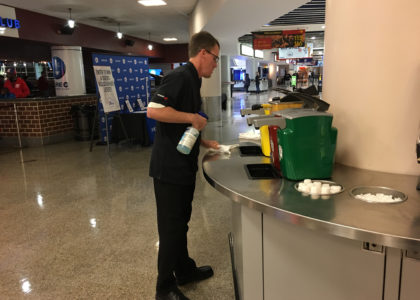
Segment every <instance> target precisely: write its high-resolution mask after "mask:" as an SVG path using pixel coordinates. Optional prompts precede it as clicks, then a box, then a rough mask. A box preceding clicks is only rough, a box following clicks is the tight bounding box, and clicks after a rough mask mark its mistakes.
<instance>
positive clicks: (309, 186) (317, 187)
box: [298, 179, 341, 195]
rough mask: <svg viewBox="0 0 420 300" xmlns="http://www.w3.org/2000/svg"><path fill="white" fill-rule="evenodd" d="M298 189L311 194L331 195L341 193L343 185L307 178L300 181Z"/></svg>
mask: <svg viewBox="0 0 420 300" xmlns="http://www.w3.org/2000/svg"><path fill="white" fill-rule="evenodd" d="M298 190H299V191H300V192H302V193H307V194H311V195H329V194H336V193H339V192H340V191H341V186H339V185H330V184H328V183H322V182H321V181H312V180H311V179H305V180H304V181H303V182H299V184H298Z"/></svg>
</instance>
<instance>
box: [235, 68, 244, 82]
mask: <svg viewBox="0 0 420 300" xmlns="http://www.w3.org/2000/svg"><path fill="white" fill-rule="evenodd" d="M233 80H234V81H241V80H242V81H244V80H245V70H233Z"/></svg>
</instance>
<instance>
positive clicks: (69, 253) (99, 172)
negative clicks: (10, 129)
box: [0, 92, 277, 300]
mask: <svg viewBox="0 0 420 300" xmlns="http://www.w3.org/2000/svg"><path fill="white" fill-rule="evenodd" d="M273 96H277V93H276V92H265V93H261V94H259V95H255V94H253V95H247V94H245V93H234V97H233V99H232V100H228V105H227V106H228V107H227V110H226V111H223V118H222V121H220V122H212V123H209V125H208V126H207V128H206V130H205V132H204V133H203V134H204V137H205V138H215V139H218V140H219V141H220V142H221V143H222V144H232V143H237V142H238V133H239V132H245V131H249V130H252V128H251V127H248V126H247V125H246V120H245V119H244V118H241V117H240V114H239V109H240V108H245V107H249V106H251V105H252V104H254V103H259V102H266V101H267V100H269V98H271V97H273ZM0 144H1V140H0ZM203 152H204V149H202V154H201V156H202V155H203ZM150 153H151V147H143V148H142V147H140V146H133V145H111V156H110V157H109V156H108V154H107V152H106V147H103V146H95V147H94V148H93V152H89V142H78V141H74V142H73V141H70V142H66V143H60V144H55V145H48V146H44V147H33V148H26V149H23V150H16V149H0V233H1V234H0V299H64V298H65V299H103V298H106V299H154V291H155V280H156V274H157V272H156V261H157V249H158V235H157V228H156V215H155V201H154V194H153V185H152V180H151V178H149V176H148V168H149V158H150ZM230 209H231V202H230V200H228V199H227V198H225V197H224V196H222V195H221V194H220V193H218V192H217V191H216V190H214V189H213V188H212V187H211V186H210V185H209V184H208V183H207V182H206V181H205V179H204V177H203V175H202V172H201V170H199V172H198V174H197V188H196V192H195V200H194V202H193V213H192V218H191V222H190V231H189V249H190V254H191V256H192V257H193V258H194V259H195V260H196V261H197V263H198V264H210V265H212V267H213V269H214V272H215V275H214V277H213V278H211V279H209V280H206V281H204V282H201V283H199V284H190V285H187V286H184V287H182V288H181V290H182V291H184V292H185V294H186V295H187V296H188V297H190V298H191V299H218V300H220V299H234V291H233V283H232V272H231V264H230V254H229V246H228V233H229V231H230V219H231V216H230Z"/></svg>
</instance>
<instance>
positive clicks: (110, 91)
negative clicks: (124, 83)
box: [93, 66, 120, 113]
mask: <svg viewBox="0 0 420 300" xmlns="http://www.w3.org/2000/svg"><path fill="white" fill-rule="evenodd" d="M93 70H94V72H95V77H96V82H97V84H98V91H99V96H100V99H101V103H102V105H103V107H104V112H105V113H109V112H112V111H119V110H120V103H119V101H118V96H117V91H116V90H115V83H114V76H112V70H111V67H110V66H93Z"/></svg>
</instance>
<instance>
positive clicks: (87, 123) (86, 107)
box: [70, 104, 98, 141]
mask: <svg viewBox="0 0 420 300" xmlns="http://www.w3.org/2000/svg"><path fill="white" fill-rule="evenodd" d="M95 110H96V106H95V105H90V104H74V105H72V106H71V109H70V113H71V114H72V117H73V130H74V138H75V139H76V140H79V141H88V140H89V139H90V135H91V132H92V126H93V124H92V123H93V118H94V116H95ZM93 138H94V139H97V138H98V130H97V124H96V123H95V131H94V136H93Z"/></svg>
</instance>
